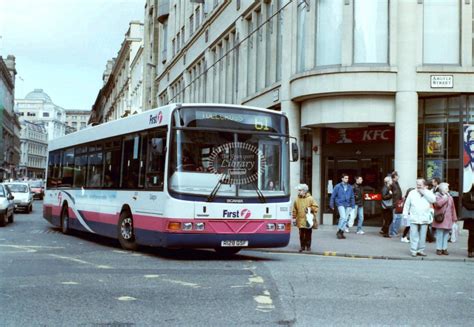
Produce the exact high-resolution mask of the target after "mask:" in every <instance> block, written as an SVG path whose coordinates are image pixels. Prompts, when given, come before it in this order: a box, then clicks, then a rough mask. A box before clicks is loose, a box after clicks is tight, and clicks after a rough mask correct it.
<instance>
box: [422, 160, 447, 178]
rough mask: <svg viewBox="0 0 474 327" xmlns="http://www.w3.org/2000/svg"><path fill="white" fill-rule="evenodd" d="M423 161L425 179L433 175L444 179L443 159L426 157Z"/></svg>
mask: <svg viewBox="0 0 474 327" xmlns="http://www.w3.org/2000/svg"><path fill="white" fill-rule="evenodd" d="M425 163H426V169H425V172H426V179H427V180H431V179H433V178H435V177H438V178H440V179H441V180H443V179H444V176H443V172H444V169H443V159H427V160H426V162H425Z"/></svg>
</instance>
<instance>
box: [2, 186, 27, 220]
mask: <svg viewBox="0 0 474 327" xmlns="http://www.w3.org/2000/svg"><path fill="white" fill-rule="evenodd" d="M5 185H6V186H7V188H8V189H9V190H10V192H11V193H12V195H13V196H14V197H15V200H14V201H15V210H18V209H22V210H24V211H26V212H27V213H30V212H31V211H33V193H32V192H31V188H30V184H28V183H21V182H11V183H5Z"/></svg>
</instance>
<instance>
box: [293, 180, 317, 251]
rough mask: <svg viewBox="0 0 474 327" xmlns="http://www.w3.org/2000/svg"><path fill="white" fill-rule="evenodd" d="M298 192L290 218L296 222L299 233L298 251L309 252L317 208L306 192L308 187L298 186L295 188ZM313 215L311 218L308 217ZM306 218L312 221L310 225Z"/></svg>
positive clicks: (315, 226)
mask: <svg viewBox="0 0 474 327" xmlns="http://www.w3.org/2000/svg"><path fill="white" fill-rule="evenodd" d="M296 189H297V190H298V197H297V198H296V199H295V201H294V203H293V211H292V217H293V219H295V220H296V226H297V227H298V228H299V231H300V246H301V247H300V250H299V252H303V251H305V250H306V251H311V238H312V228H317V225H318V222H317V220H316V218H315V217H316V216H315V215H316V213H317V212H318V208H319V206H318V205H317V203H316V201H315V200H314V199H313V197H312V196H311V194H310V193H309V192H308V185H306V184H300V185H298V186H297V187H296ZM311 214H312V215H313V217H311V216H310V215H311ZM308 217H311V218H312V219H313V221H312V224H311V222H308Z"/></svg>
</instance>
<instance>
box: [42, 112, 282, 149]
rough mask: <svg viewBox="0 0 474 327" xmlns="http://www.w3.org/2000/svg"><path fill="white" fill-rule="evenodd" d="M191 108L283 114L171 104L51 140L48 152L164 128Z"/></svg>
mask: <svg viewBox="0 0 474 327" xmlns="http://www.w3.org/2000/svg"><path fill="white" fill-rule="evenodd" d="M191 107H192V108H196V107H205V108H234V109H235V108H237V109H250V110H255V111H261V112H266V113H272V114H279V115H283V113H281V112H279V111H275V110H271V109H264V108H257V107H250V106H240V105H230V104H215V103H183V104H180V103H173V104H169V105H166V106H164V107H159V108H155V109H150V110H147V111H144V112H142V113H139V114H136V115H132V116H128V117H125V118H120V119H117V120H113V121H110V122H107V123H103V124H100V125H97V126H93V127H88V128H85V129H82V130H80V131H77V132H74V133H71V134H68V135H65V136H62V137H59V138H57V139H54V140H51V141H49V143H48V151H54V150H57V149H63V148H68V147H71V146H74V145H77V144H85V143H89V142H93V141H95V140H98V139H106V138H111V137H114V136H119V135H124V134H128V133H133V132H139V131H143V130H146V129H149V128H155V127H159V126H166V125H169V124H170V121H171V113H172V112H173V110H174V109H176V108H191Z"/></svg>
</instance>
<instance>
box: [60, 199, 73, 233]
mask: <svg viewBox="0 0 474 327" xmlns="http://www.w3.org/2000/svg"><path fill="white" fill-rule="evenodd" d="M61 231H62V232H63V234H69V233H70V232H71V230H70V229H69V210H68V208H67V205H65V206H64V207H63V210H62V211H61Z"/></svg>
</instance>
